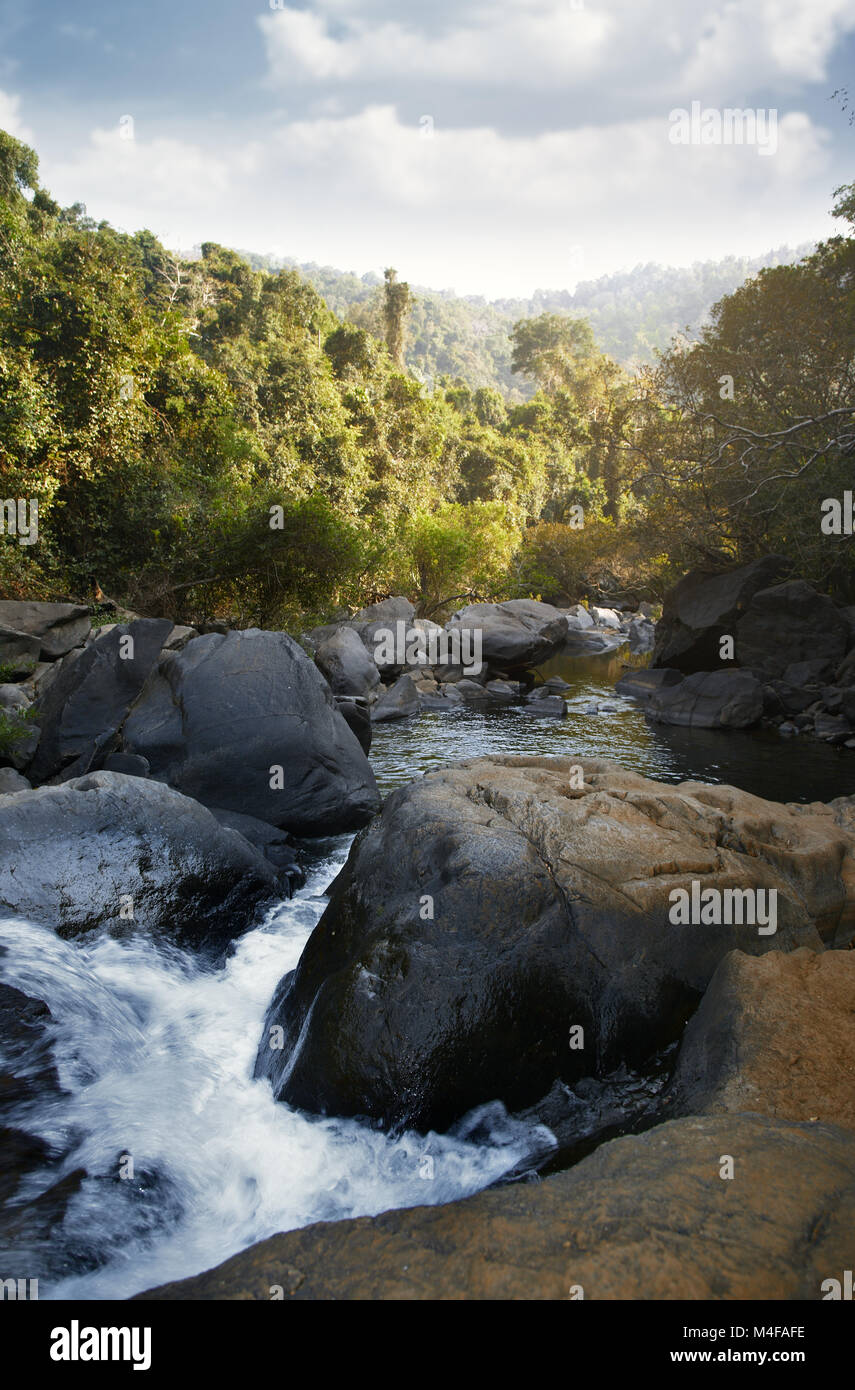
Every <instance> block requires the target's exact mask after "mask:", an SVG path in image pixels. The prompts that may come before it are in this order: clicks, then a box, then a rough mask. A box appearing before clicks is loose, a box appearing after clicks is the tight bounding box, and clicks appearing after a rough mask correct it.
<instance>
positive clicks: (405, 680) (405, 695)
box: [371, 675, 422, 724]
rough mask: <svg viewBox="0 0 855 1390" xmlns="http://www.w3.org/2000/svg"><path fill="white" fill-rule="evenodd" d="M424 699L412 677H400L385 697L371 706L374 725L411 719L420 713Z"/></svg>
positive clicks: (381, 697)
mask: <svg viewBox="0 0 855 1390" xmlns="http://www.w3.org/2000/svg"><path fill="white" fill-rule="evenodd" d="M421 707H422V697H421V695H420V694H419V692H418V690H416V687H415V684H414V682H413V678H412V676H407V675H403V676H399V677H398V679H397V680H396V681H395V684H394V685H392V686H390V687H389V689H388V690H387V691H386V693H385V695H381V696H380V699H379V700H378V701H377V703H376V704H375V705H372V706H371V722H372V724H383V723H386V722H388V721H389V720H390V719H411V718H412V717H413V715H416V714H418V713H419V711H420V710H421Z"/></svg>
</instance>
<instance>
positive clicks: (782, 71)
mask: <svg viewBox="0 0 855 1390" xmlns="http://www.w3.org/2000/svg"><path fill="white" fill-rule="evenodd" d="M853 29H855V0H809V3H805V0H761V3H758V0H729V2H728V3H725V4H722V5H721V6H720V7H719V8H718V9H717V10H716V11H715V12H714V13H713V14H712V15H711V16H710V18H709V30H708V32H707V33H706V34H705V35H703V36H702V37H701V38H700V40H699V41H698V43H697V44H696V47H695V50H694V52H693V54H692V56H691V59H690V61H689V63H688V64H687V67H686V71H685V81H686V83H687V84H688V85H689V86H694V87H696V88H698V89H699V90H703V91H708V90H710V87H711V86H712V87H713V89H716V88H718V87H719V86H720V85H721V84H723V83H728V84H730V85H731V87H733V85H734V84H736V85H737V86H739V85H743V84H746V83H749V84H755V85H756V84H758V83H762V82H770V81H775V80H779V81H780V80H785V81H789V82H791V83H794V84H801V83H806V82H820V81H822V80H823V79H824V78H825V77H826V75H827V68H828V60H829V58H830V56H831V53H832V51H833V49H834V46H835V44H836V43H837V42H838V41H839V39H840V38H841V37H842V36H843V35H845V34H846V33H848V32H851V31H852V30H853Z"/></svg>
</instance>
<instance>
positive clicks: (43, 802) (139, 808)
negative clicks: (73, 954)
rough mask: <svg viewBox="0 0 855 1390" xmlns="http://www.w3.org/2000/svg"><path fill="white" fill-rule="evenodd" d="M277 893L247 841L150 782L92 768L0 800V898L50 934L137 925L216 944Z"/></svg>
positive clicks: (270, 871) (271, 872) (122, 931)
mask: <svg viewBox="0 0 855 1390" xmlns="http://www.w3.org/2000/svg"><path fill="white" fill-rule="evenodd" d="M278 892H279V886H278V879H277V874H276V871H275V869H274V868H273V866H272V865H271V864H269V863H268V861H267V860H266V859H265V857H264V856H263V855H262V854H261V853H260V852H259V851H258V850H257V849H255V848H254V847H253V846H252V845H250V844H249V842H248V841H247V840H245V839H243V838H242V837H241V836H239V835H237V834H236V833H235V832H234V831H230V830H226V829H224V828H223V827H221V826H220V825H218V823H217V821H216V819H215V818H214V816H213V815H212V814H211V812H210V811H208V810H207V809H206V808H205V807H204V806H200V805H199V803H198V802H196V801H192V800H191V799H190V798H189V797H185V796H182V795H181V794H180V793H179V792H176V791H172V790H171V789H170V788H169V787H164V786H162V785H160V784H159V783H157V782H150V781H145V780H143V779H142V778H140V777H126V776H123V775H122V774H121V773H118V772H93V773H90V774H89V775H88V776H86V777H78V778H75V779H74V780H72V781H69V782H65V783H63V784H62V785H60V786H53V787H39V788H37V789H36V790H35V791H22V792H18V793H17V794H15V795H12V796H6V797H4V798H3V799H2V800H0V908H2V909H5V910H6V911H7V912H10V913H13V914H16V915H20V916H23V917H27V918H29V919H30V920H32V921H34V922H39V923H42V924H43V925H45V926H48V927H53V928H54V929H55V930H56V931H57V932H58V933H59V935H60V936H64V937H75V936H80V935H83V934H84V933H86V932H91V931H96V930H99V929H102V928H103V929H105V930H108V931H109V932H110V933H111V934H114V935H127V934H130V933H132V932H135V931H143V932H150V933H152V934H155V935H158V936H163V937H167V938H168V939H170V940H172V941H176V942H178V943H181V944H190V945H193V946H197V947H198V946H202V947H205V948H211V949H214V948H216V949H221V948H222V947H223V946H225V945H226V944H227V943H228V942H229V941H230V940H232V939H233V938H234V937H236V936H239V935H240V934H241V932H242V931H244V930H245V929H246V928H247V927H248V926H249V925H250V923H251V921H252V920H253V918H254V914H255V909H256V907H257V906H258V904H260V903H261V902H262V901H267V900H268V899H270V898H272V897H275V896H276V894H277V893H278ZM128 896H129V897H130V900H131V906H132V911H133V918H132V919H131V918H129V917H128V916H127V912H128ZM123 910H124V912H125V914H126V915H125V916H124V917H123V916H122V912H123Z"/></svg>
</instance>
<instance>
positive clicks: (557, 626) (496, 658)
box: [446, 599, 567, 676]
mask: <svg viewBox="0 0 855 1390" xmlns="http://www.w3.org/2000/svg"><path fill="white" fill-rule="evenodd" d="M446 627H447V628H448V630H449V631H453V629H454V628H469V629H471V630H472V631H476V632H480V633H481V652H482V658H483V661H484V662H485V663H486V664H487V665H490V666H493V667H497V668H498V669H500V670H502V671H514V670H519V669H521V668H523V669H524V668H526V667H529V666H537V665H539V664H540V663H541V662H543V661H546V660H548V658H549V657H550V656H553V655H554V654H555V653H556V652H557V651H558V650H559V648H560V647H561V645H562V643H563V641H564V639H565V637H566V636H567V617H566V615H565V614H564V613H562V612H560V611H559V609H557V608H553V607H552V606H551V604H548V603H538V602H536V601H535V600H534V599H510V600H509V601H508V602H507V603H473V604H469V605H467V607H465V608H461V609H459V610H458V612H456V613H454V614H453V615H452V617H451V618H450V619H449V620H448V623H447V624H446ZM469 674H470V673H468V672H467V676H468V675H469Z"/></svg>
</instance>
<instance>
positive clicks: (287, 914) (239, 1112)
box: [0, 839, 553, 1299]
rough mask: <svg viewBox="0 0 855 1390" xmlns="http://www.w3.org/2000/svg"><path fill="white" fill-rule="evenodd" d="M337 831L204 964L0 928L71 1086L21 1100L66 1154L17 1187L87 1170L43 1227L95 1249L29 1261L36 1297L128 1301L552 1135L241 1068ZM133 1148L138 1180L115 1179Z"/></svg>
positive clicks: (17, 925) (136, 948)
mask: <svg viewBox="0 0 855 1390" xmlns="http://www.w3.org/2000/svg"><path fill="white" fill-rule="evenodd" d="M347 844H348V841H347V840H346V839H342V840H340V841H339V842H338V843H337V844H336V847H335V852H334V853H333V854H332V855H330V857H329V858H327V859H325V860H323V861H322V862H320V863H318V864H317V865H316V867H315V868H314V869H313V871H312V872H311V874H310V878H309V881H308V882H307V884H306V886H305V888H303V889H302V890H300V891H299V892H298V893H297V894H296V895H295V897H294V899H293V900H292V901H291V902H286V903H282V904H280V905H279V906H278V907H277V908H276V909H275V911H273V912H271V913H270V914H269V916H268V918H267V919H266V920H265V922H264V923H263V925H262V926H260V927H259V928H257V929H256V930H254V931H252V932H250V933H249V934H248V935H247V936H245V937H244V938H242V939H241V940H240V941H239V942H238V943H237V947H236V950H235V953H234V955H233V956H232V957H231V958H230V959H229V960H228V961H227V962H226V964H225V965H224V966H223V967H221V968H219V969H216V970H212V969H203V968H200V966H199V965H198V963H197V962H196V961H194V960H193V959H192V958H191V957H190V956H186V955H183V954H182V953H180V952H177V951H169V950H166V951H165V950H163V949H162V948H159V947H157V946H155V945H153V944H152V943H151V942H149V941H147V940H145V939H143V938H137V939H133V940H122V941H117V940H112V939H110V938H109V937H106V936H99V937H98V938H97V939H95V940H93V941H84V942H65V941H61V940H60V939H59V938H58V937H57V936H56V935H55V934H54V933H53V932H51V931H50V930H48V929H45V928H43V927H37V926H33V925H31V924H29V923H26V922H21V921H6V922H3V923H0V947H6V948H7V950H6V952H5V953H4V954H2V955H0V979H2V980H3V981H4V982H5V983H7V984H10V985H14V986H15V987H17V988H19V989H21V990H24V991H25V992H27V993H30V994H32V995H34V996H35V997H37V998H41V999H44V1001H45V1002H46V1003H47V1004H48V1006H49V1008H50V1011H51V1014H52V1016H53V1019H54V1024H53V1032H54V1047H53V1052H54V1060H55V1063H56V1065H57V1069H58V1072H59V1077H60V1082H61V1084H62V1086H63V1088H64V1089H65V1090H66V1091H67V1092H68V1094H67V1095H63V1096H60V1097H55V1096H46V1098H45V1100H44V1102H39V1103H36V1105H35V1107H29V1108H28V1111H27V1123H26V1127H27V1129H28V1131H29V1132H30V1133H36V1134H38V1135H39V1136H40V1137H41V1138H44V1139H46V1140H48V1141H50V1142H51V1144H52V1145H54V1146H56V1147H57V1148H65V1147H68V1150H69V1151H68V1152H67V1154H66V1157H65V1158H64V1160H63V1162H62V1166H61V1168H60V1170H59V1171H58V1172H57V1171H56V1170H53V1171H51V1172H50V1175H49V1176H48V1174H47V1173H46V1172H40V1173H39V1174H38V1176H37V1177H34V1178H31V1179H30V1180H29V1186H28V1188H26V1189H25V1190H26V1192H27V1195H28V1196H29V1197H30V1198H32V1197H34V1196H36V1195H37V1193H38V1192H39V1191H41V1190H42V1189H43V1188H45V1187H47V1186H49V1185H50V1183H52V1182H55V1181H56V1179H57V1177H58V1176H62V1175H64V1174H68V1173H71V1172H73V1171H74V1170H75V1169H79V1168H85V1170H86V1173H87V1175H88V1176H87V1177H86V1178H85V1179H84V1181H83V1184H82V1186H81V1188H80V1189H79V1191H78V1192H77V1193H76V1194H75V1195H74V1196H72V1198H71V1200H70V1203H69V1205H68V1209H67V1212H66V1215H65V1219H64V1221H63V1223H62V1226H61V1228H60V1229H57V1228H55V1229H54V1232H53V1235H52V1242H51V1256H52V1263H53V1264H54V1266H55V1264H56V1260H57V1254H58V1253H59V1254H60V1256H61V1255H62V1254H63V1251H60V1252H58V1251H57V1245H56V1243H57V1242H59V1243H60V1245H61V1246H62V1247H63V1249H64V1251H65V1253H66V1257H67V1260H68V1263H69V1264H70V1265H71V1266H72V1267H73V1266H74V1265H82V1266H85V1265H86V1264H91V1263H94V1262H95V1261H96V1260H97V1261H99V1262H102V1263H100V1265H99V1267H98V1268H96V1269H93V1270H91V1271H90V1272H87V1273H80V1274H78V1273H70V1274H69V1275H68V1276H67V1277H64V1278H60V1279H58V1280H56V1279H54V1280H51V1279H50V1277H48V1278H47V1279H46V1278H45V1275H44V1273H43V1272H41V1271H40V1270H38V1269H35V1270H33V1271H32V1272H31V1273H30V1274H29V1276H28V1277H34V1276H38V1275H39V1274H40V1273H41V1282H40V1293H41V1296H42V1297H55V1298H96V1299H98V1298H124V1297H127V1296H128V1295H130V1294H132V1293H135V1292H138V1291H139V1290H141V1289H144V1288H148V1287H151V1286H152V1285H154V1284H158V1283H163V1282H165V1281H166V1280H170V1279H176V1278H183V1277H185V1276H187V1275H190V1274H195V1273H198V1272H199V1271H200V1270H203V1269H207V1268H210V1267H211V1266H212V1265H214V1264H217V1263H218V1262H219V1261H221V1260H223V1259H225V1258H226V1257H227V1256H229V1255H230V1254H233V1253H235V1252H236V1251H238V1250H240V1249H243V1248H244V1247H245V1246H247V1245H249V1244H251V1243H252V1242H253V1241H257V1240H261V1239H263V1238H264V1237H266V1236H269V1235H272V1234H273V1233H274V1232H276V1231H283V1230H288V1229H291V1228H294V1227H297V1226H304V1225H307V1224H308V1223H310V1222H314V1221H329V1220H336V1219H340V1218H342V1217H347V1216H359V1215H365V1214H372V1213H376V1212H379V1211H385V1210H388V1209H389V1208H392V1207H401V1206H413V1205H419V1204H430V1203H435V1202H445V1201H449V1200H451V1199H453V1198H456V1197H461V1196H465V1195H468V1194H469V1193H472V1192H475V1191H477V1190H479V1189H480V1188H482V1187H484V1186H485V1185H486V1184H488V1183H490V1182H492V1181H494V1180H495V1179H496V1178H498V1177H500V1176H501V1175H502V1174H503V1173H505V1172H507V1171H508V1169H510V1168H511V1167H513V1166H514V1165H515V1164H516V1163H518V1162H519V1161H520V1160H521V1159H523V1158H524V1157H526V1156H527V1155H528V1154H530V1153H532V1152H533V1151H535V1150H538V1151H542V1150H543V1149H544V1148H545V1147H547V1148H548V1147H549V1145H550V1144H551V1143H552V1142H553V1141H552V1137H551V1135H550V1134H549V1131H548V1130H544V1129H543V1128H542V1127H539V1126H538V1127H535V1126H525V1125H523V1124H521V1123H520V1122H518V1121H515V1120H512V1119H510V1118H509V1117H507V1115H506V1114H505V1112H504V1110H503V1109H502V1107H501V1106H498V1105H493V1106H487V1107H483V1108H482V1111H480V1112H476V1113H475V1114H473V1115H472V1116H470V1117H468V1120H467V1121H464V1122H463V1123H462V1124H461V1125H459V1126H457V1127H456V1128H455V1131H454V1133H453V1134H447V1135H436V1134H431V1135H427V1136H423V1135H418V1134H415V1133H412V1134H409V1133H408V1134H405V1135H403V1136H400V1137H397V1138H392V1137H389V1136H388V1135H386V1134H384V1133H382V1132H381V1131H380V1130H378V1129H374V1128H372V1127H370V1126H369V1125H366V1124H362V1123H358V1122H356V1121H352V1120H332V1119H319V1118H317V1117H311V1116H307V1115H305V1114H303V1113H301V1112H298V1111H295V1110H293V1109H291V1108H290V1107H289V1106H287V1105H283V1104H280V1103H278V1102H276V1101H274V1099H273V1096H272V1093H271V1090H270V1086H269V1083H267V1082H265V1081H254V1080H252V1079H251V1077H252V1069H253V1062H254V1059H255V1054H256V1050H257V1047H258V1044H259V1040H260V1038H261V1030H262V1022H263V1018H264V1013H265V1010H266V1008H267V1005H268V1004H269V1002H270V998H271V995H272V993H273V990H274V988H275V986H276V984H277V982H278V980H279V979H280V977H281V976H282V975H283V974H284V973H285V971H287V970H289V969H291V968H292V967H293V966H294V965H296V963H297V960H298V958H299V955H300V952H301V950H302V948H303V945H304V943H305V941H306V939H307V937H308V935H309V933H310V931H311V930H312V928H313V927H314V925H315V923H316V922H317V920H318V918H319V916H320V914H321V912H322V911H323V907H324V905H325V900H324V899H323V897H322V896H321V894H322V893H323V890H324V889H325V888H326V887H327V885H328V884H329V882H330V880H331V879H332V877H333V876H334V874H335V872H336V871H337V870H338V868H339V867H340V866H341V864H342V863H343V862H344V857H345V852H346V848H347ZM476 1126H477V1142H476V1141H474V1140H473V1141H470V1140H468V1139H467V1138H466V1137H465V1135H466V1132H467V1129H472V1131H473V1132H474V1130H475V1128H476ZM485 1139H486V1142H485ZM127 1154H130V1155H131V1156H132V1159H133V1172H134V1176H133V1178H124V1179H123V1178H122V1177H120V1172H121V1171H122V1165H123V1155H127ZM124 1169H125V1171H127V1170H128V1169H129V1165H128V1163H127V1160H124ZM20 1196H21V1194H20V1193H19V1194H17V1197H16V1200H19V1199H20Z"/></svg>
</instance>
